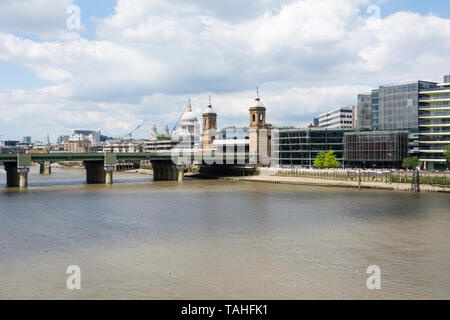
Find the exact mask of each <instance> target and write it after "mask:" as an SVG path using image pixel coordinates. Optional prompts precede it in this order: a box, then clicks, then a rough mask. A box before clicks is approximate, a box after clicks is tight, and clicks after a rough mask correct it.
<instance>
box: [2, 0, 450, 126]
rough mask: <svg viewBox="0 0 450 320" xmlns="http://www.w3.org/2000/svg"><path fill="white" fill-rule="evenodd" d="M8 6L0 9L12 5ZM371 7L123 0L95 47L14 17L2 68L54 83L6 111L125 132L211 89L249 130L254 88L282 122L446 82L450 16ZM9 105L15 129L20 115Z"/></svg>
mask: <svg viewBox="0 0 450 320" xmlns="http://www.w3.org/2000/svg"><path fill="white" fill-rule="evenodd" d="M45 1H47V2H48V4H50V3H51V1H50V0H45ZM64 1H65V2H64ZM64 1H63V2H64V6H65V5H66V4H68V3H72V1H69V0H67V1H66V0H64ZM6 3H11V2H10V1H8V2H6V1H3V2H0V8H9V7H11V4H10V5H9V6H8V5H6ZM30 3H32V4H33V5H36V3H37V1H30ZM368 3H369V2H368V1H366V0H361V1H359V0H289V1H281V0H255V1H245V3H242V2H241V1H239V2H238V1H234V0H233V1H230V2H225V1H223V2H221V3H220V5H218V4H217V3H213V2H211V1H206V0H205V1H202V0H188V1H181V0H175V1H163V0H153V1H144V0H119V1H118V3H117V6H116V9H115V13H114V14H113V15H112V16H111V17H108V18H105V19H103V20H100V21H99V24H98V29H97V34H98V38H99V40H97V41H90V40H87V39H83V38H80V37H76V38H65V39H64V40H61V39H59V40H46V41H36V40H30V39H24V38H22V37H19V36H17V35H13V34H11V32H13V31H17V30H19V29H22V30H25V29H27V28H28V29H27V30H29V32H31V31H33V30H34V27H33V26H34V25H33V24H32V23H25V22H23V23H20V24H17V25H14V24H12V22H11V19H10V21H9V22H8V23H6V22H4V21H3V22H0V27H1V29H0V30H1V31H2V32H0V61H12V62H17V63H21V64H23V65H24V66H26V67H27V68H28V69H29V70H31V71H32V72H34V73H35V74H36V75H37V76H39V77H40V78H42V79H45V80H47V81H50V82H52V83H53V84H54V86H52V87H50V88H48V89H42V90H36V91H31V92H23V91H5V92H3V93H2V95H3V98H4V99H5V101H7V103H6V104H5V106H8V107H9V108H14V106H16V108H17V109H18V110H19V113H17V119H19V116H18V114H20V112H22V111H23V113H22V114H21V115H22V116H23V115H24V114H26V113H27V112H26V110H37V109H39V108H50V109H48V111H52V112H53V113H52V112H49V113H48V115H50V116H49V118H51V120H48V121H49V122H52V126H53V127H57V128H58V130H62V129H63V128H66V129H67V128H71V127H72V126H74V127H76V126H87V125H88V126H92V127H94V126H95V127H97V128H102V127H103V128H104V130H106V131H108V130H109V131H110V132H113V133H117V134H119V133H120V132H122V130H123V131H127V130H128V129H132V127H133V126H134V125H136V123H138V122H140V121H141V120H142V119H144V118H145V119H147V118H148V119H149V120H150V121H151V122H157V123H159V124H160V126H162V125H164V124H167V123H170V122H174V121H175V120H176V118H177V114H178V112H179V109H180V108H181V107H182V105H183V104H184V103H185V100H186V99H187V97H188V96H191V97H192V99H193V101H194V102H195V103H196V104H197V105H198V106H200V107H198V110H196V111H197V112H201V111H202V110H203V108H204V106H205V104H206V99H207V98H206V97H207V93H209V92H212V93H214V100H215V101H216V104H217V110H218V111H219V118H221V119H222V120H223V121H222V123H223V124H224V125H230V124H233V123H236V122H239V124H245V123H246V121H247V116H246V114H247V110H248V107H249V106H250V104H251V98H252V96H253V95H254V94H253V90H254V89H253V88H255V87H256V86H257V85H262V87H263V89H264V91H263V93H264V100H265V103H266V104H267V105H268V106H269V121H270V122H272V123H274V124H283V125H285V124H289V121H294V122H295V123H292V124H296V123H301V122H304V121H308V120H309V119H311V118H312V116H313V115H314V114H316V113H320V112H323V111H326V110H327V109H328V108H334V107H337V106H340V105H348V104H354V103H356V94H357V93H358V92H360V91H362V92H365V91H368V90H369V89H370V86H374V85H378V84H383V83H390V82H397V81H403V80H408V79H423V80H436V81H438V80H440V78H441V76H442V74H443V73H445V72H447V71H448V70H446V69H445V68H448V61H449V58H450V42H448V39H449V37H450V20H448V19H443V18H440V17H437V16H432V15H427V16H423V15H420V14H416V13H411V12H398V13H396V14H393V15H391V16H388V17H386V18H384V19H374V18H368V17H366V12H365V8H364V7H361V5H366V4H368ZM61 7H63V6H62V5H61ZM237 7H238V8H239V9H240V12H239V14H235V13H236V11H237ZM361 9H364V10H363V11H362V12H361ZM11 10H12V9H11ZM11 10H10V11H9V12H10V15H12V16H14V15H18V13H13V11H11ZM15 10H16V11H17V8H16V9H15ZM27 10H28V9H27ZM27 10H25V9H24V12H22V13H20V14H22V15H25V14H31V13H32V12H31V11H32V10H31V9H30V10H28V11H27ZM60 11H61V9H54V10H51V12H50V13H48V12H46V13H43V12H41V11H39V10H36V11H35V12H36V14H37V15H39V17H47V16H48V15H50V16H51V17H53V18H51V19H50V21H51V22H50V23H48V24H46V23H42V22H41V23H38V24H39V25H40V27H36V33H39V34H45V33H47V34H56V33H57V32H56V31H55V30H61V29H59V27H58V26H59V25H60V24H61V23H62V22H61V21H59V20H58V19H60V18H61V17H59V12H60ZM241 11H242V12H241ZM27 12H28V13H27ZM30 12H31V13H30ZM2 14H3V13H0V21H2V19H1V15H2ZM32 18H33V17H31V18H30V19H32ZM63 18H64V23H65V19H66V16H65V15H63ZM24 19H25V18H24ZM58 21H59V22H58ZM1 23H3V25H2V24H1ZM30 30H31V31H30ZM52 30H53V31H52ZM55 32H56V33H55ZM276 88H278V89H276ZM21 96H23V97H26V99H28V98H29V99H30V100H29V101H28V100H26V101H25V100H23V101H20V99H19V98H20V97H21ZM24 99H25V98H24ZM27 101H28V102H27ZM201 101H203V102H201ZM20 103H22V104H20ZM48 106H50V107H48ZM202 106H203V107H202ZM27 108H28V109H27ZM1 109H2V111H1V112H2V115H3V116H5V119H9V120H11V121H10V122H9V124H6V123H5V125H9V127H11V125H12V123H15V122H14V121H13V120H14V117H15V116H14V114H15V113H14V112H10V111H7V110H6V111H5V110H3V107H2V108H1ZM46 110H47V109H46ZM53 114H54V115H55V116H53ZM25 119H27V118H25ZM169 119H170V121H169ZM30 120H31V119H30ZM17 121H18V120H17ZM58 121H60V123H59V122H58ZM83 121H86V124H85V125H83ZM2 125H3V124H2ZM58 125H59V127H58ZM11 128H12V127H11ZM11 130H13V129H11ZM33 130H34V129H33ZM35 130H38V126H36V129H35Z"/></svg>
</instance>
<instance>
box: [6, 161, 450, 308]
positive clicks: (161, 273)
mask: <svg viewBox="0 0 450 320" xmlns="http://www.w3.org/2000/svg"><path fill="white" fill-rule="evenodd" d="M84 179H85V177H84V171H83V170H76V169H71V170H68V169H67V170H61V169H54V174H53V175H52V176H50V177H40V176H39V175H37V174H36V168H33V174H32V175H31V176H30V179H29V180H30V188H28V190H26V191H18V190H17V189H6V187H5V180H6V177H5V174H4V171H1V173H0V299H29V298H32V299H231V298H232V299H428V298H437V299H450V196H449V195H448V194H438V193H421V194H411V193H408V192H392V191H377V190H363V191H358V190H353V189H344V188H342V189H340V188H322V187H307V186H289V185H270V184H262V183H252V182H233V181H223V180H186V181H185V182H183V183H181V184H180V183H178V182H153V181H152V179H151V176H144V175H138V174H116V175H115V182H117V183H115V184H114V185H111V186H107V185H85V184H84ZM71 265H77V266H79V267H80V269H81V290H68V289H67V288H66V279H67V277H68V276H69V275H68V274H66V269H67V267H68V266H71ZM372 265H376V266H379V268H380V270H381V289H380V290H369V289H368V288H367V285H366V280H367V277H368V276H369V275H368V274H367V273H366V270H367V268H368V267H369V266H372Z"/></svg>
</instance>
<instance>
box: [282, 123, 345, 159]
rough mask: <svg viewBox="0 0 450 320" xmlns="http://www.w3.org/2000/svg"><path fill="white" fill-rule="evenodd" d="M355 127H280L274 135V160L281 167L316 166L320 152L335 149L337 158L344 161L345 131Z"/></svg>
mask: <svg viewBox="0 0 450 320" xmlns="http://www.w3.org/2000/svg"><path fill="white" fill-rule="evenodd" d="M349 131H350V132H351V131H353V129H322V128H301V129H299V128H295V129H279V130H278V132H277V134H276V135H274V137H273V144H274V145H276V146H277V148H274V150H275V151H274V154H273V161H274V163H278V164H279V166H280V167H288V168H296V167H308V168H311V167H313V166H314V160H315V159H316V157H317V155H318V154H319V153H320V152H328V151H329V150H333V151H334V152H335V154H336V158H337V160H338V161H340V162H341V163H343V162H344V157H343V153H344V143H343V140H344V133H346V132H349Z"/></svg>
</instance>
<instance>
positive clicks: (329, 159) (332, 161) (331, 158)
mask: <svg viewBox="0 0 450 320" xmlns="http://www.w3.org/2000/svg"><path fill="white" fill-rule="evenodd" d="M340 166H341V163H340V162H339V161H338V160H337V159H336V155H335V154H334V151H333V150H330V151H328V152H327V154H326V156H325V168H339V167H340Z"/></svg>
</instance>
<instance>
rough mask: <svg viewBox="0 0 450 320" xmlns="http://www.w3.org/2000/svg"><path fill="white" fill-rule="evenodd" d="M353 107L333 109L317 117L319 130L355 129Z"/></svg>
mask: <svg viewBox="0 0 450 320" xmlns="http://www.w3.org/2000/svg"><path fill="white" fill-rule="evenodd" d="M355 109H356V107H355V106H350V107H344V108H338V109H334V110H332V111H330V112H326V113H323V114H321V115H320V116H319V127H320V128H330V129H331V128H336V129H339V128H341V129H351V128H354V127H355V124H354V113H355Z"/></svg>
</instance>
